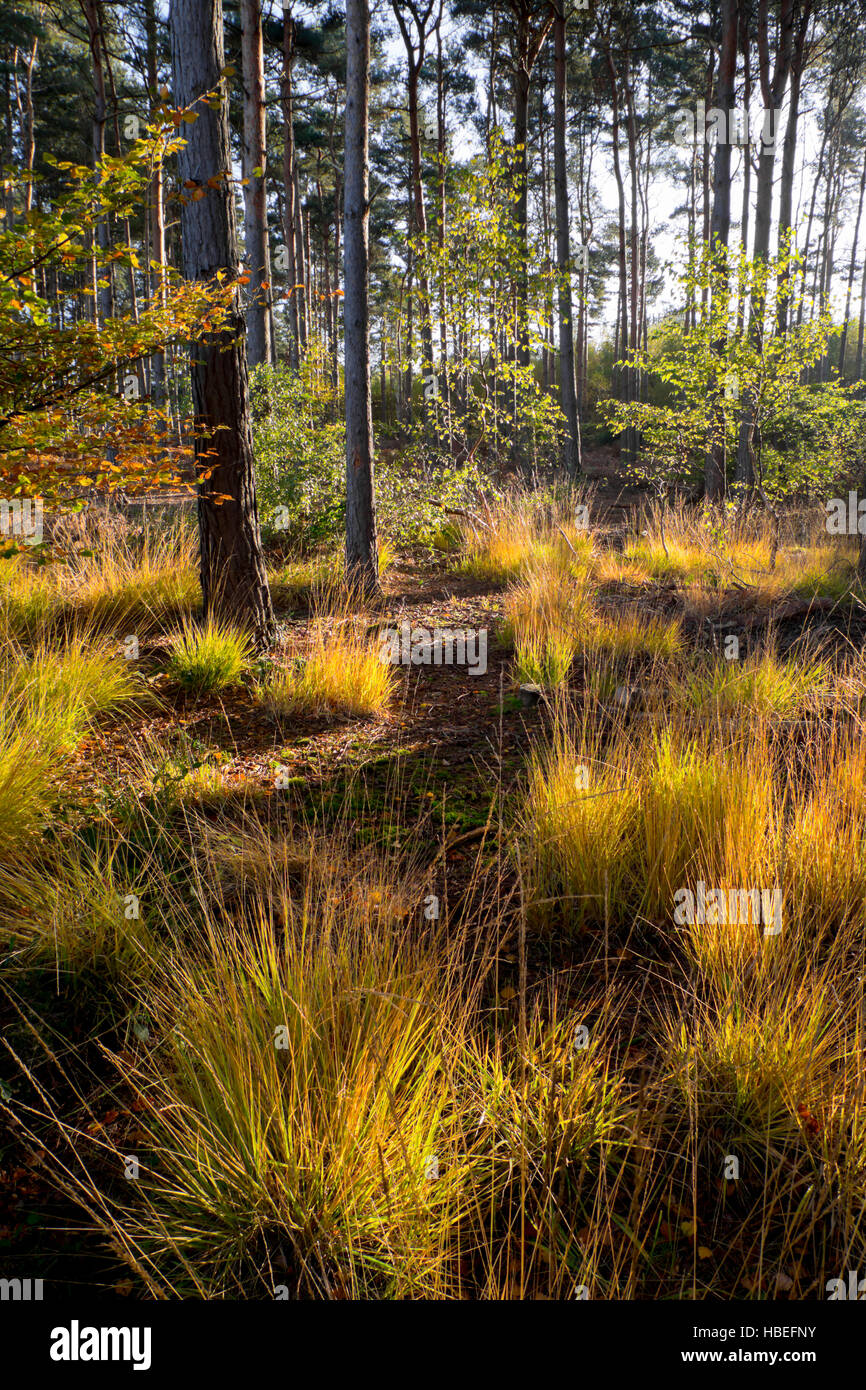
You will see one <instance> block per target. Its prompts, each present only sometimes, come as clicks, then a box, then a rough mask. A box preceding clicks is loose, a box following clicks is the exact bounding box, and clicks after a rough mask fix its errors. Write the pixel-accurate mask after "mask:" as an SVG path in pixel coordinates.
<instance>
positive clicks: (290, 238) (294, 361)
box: [280, 9, 302, 371]
mask: <svg viewBox="0 0 866 1390" xmlns="http://www.w3.org/2000/svg"><path fill="white" fill-rule="evenodd" d="M294 60H295V21H294V20H293V19H292V16H291V14H290V12H289V10H288V9H284V11H283V71H282V76H281V81H280V102H281V106H282V113H283V192H284V195H285V201H284V203H283V236H284V237H285V239H286V261H287V265H286V270H287V272H288V279H289V366H290V367H291V368H292V369H293V370H295V371H297V369H298V366H299V365H300V361H301V319H302V314H301V310H300V301H299V299H298V293H299V291H298V279H299V276H298V262H297V256H296V254H295V115H294V93H293V87H292V66H293V64H294Z"/></svg>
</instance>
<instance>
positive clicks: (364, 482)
mask: <svg viewBox="0 0 866 1390" xmlns="http://www.w3.org/2000/svg"><path fill="white" fill-rule="evenodd" d="M369 98H370V10H369V5H368V0H346V124H345V175H344V178H345V189H344V218H345V221H344V229H343V259H344V267H343V283H344V286H345V291H344V294H345V298H344V302H343V314H344V341H345V364H346V365H345V375H346V391H345V395H346V579H347V582H348V583H349V584H350V585H351V586H352V587H353V588H354V589H356V590H357V591H358V592H359V593H360V594H361V595H363V596H364V597H368V596H371V595H374V594H376V593H377V592H378V590H379V554H378V546H377V541H376V503H375V494H374V491H373V402H372V395H371V382H370V318H369V307H368V274H369V217H370V203H369V169H368V141H369V132H368V122H369V114H368V113H369Z"/></svg>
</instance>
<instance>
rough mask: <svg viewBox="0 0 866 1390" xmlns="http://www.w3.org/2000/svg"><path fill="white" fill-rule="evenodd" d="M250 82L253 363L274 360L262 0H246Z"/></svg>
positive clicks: (247, 181)
mask: <svg viewBox="0 0 866 1390" xmlns="http://www.w3.org/2000/svg"><path fill="white" fill-rule="evenodd" d="M240 18H241V59H242V64H243V82H244V131H243V175H244V243H245V251H246V261H247V267H248V271H249V276H250V282H249V285H248V287H247V356H248V358H249V363H250V366H251V367H258V366H261V364H262V363H263V362H270V361H271V359H272V355H273V351H272V344H271V319H270V301H271V257H270V249H269V246H268V203H267V193H266V184H265V165H266V164H267V157H268V156H267V122H266V113H265V65H264V41H263V37H262V6H261V0H240Z"/></svg>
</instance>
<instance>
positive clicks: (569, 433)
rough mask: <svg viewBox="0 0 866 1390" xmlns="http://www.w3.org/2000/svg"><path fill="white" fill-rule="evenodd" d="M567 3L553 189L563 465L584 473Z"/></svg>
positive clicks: (557, 61)
mask: <svg viewBox="0 0 866 1390" xmlns="http://www.w3.org/2000/svg"><path fill="white" fill-rule="evenodd" d="M564 7H565V0H557V4H556V17H555V20H554V102H553V187H554V199H555V202H556V260H557V270H558V272H559V308H558V312H559V391H560V401H561V404H562V413H563V415H564V416H565V422H566V432H565V445H564V450H563V463H564V465H565V469H566V471H567V472H568V473H569V474H571V475H572V476H576V475H577V474H578V473H579V472H580V467H581V456H580V423H579V421H578V418H577V391H576V388H575V381H574V329H573V325H572V300H571V246H570V235H569V215H568V176H567V170H566V158H565V155H566V150H565V131H566V83H565V76H566V74H565V8H564Z"/></svg>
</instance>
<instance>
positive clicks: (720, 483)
mask: <svg viewBox="0 0 866 1390" xmlns="http://www.w3.org/2000/svg"><path fill="white" fill-rule="evenodd" d="M739 22H740V15H739V0H722V46H721V51H720V54H719V71H718V77H717V79H716V95H715V101H714V102H713V105H714V107H716V108H717V109H718V110H721V111H724V112H725V115H726V117H727V118H728V120H727V125H728V136H729V135H730V112H731V111H732V110H733V106H734V88H735V83H736V77H737V46H738V42H737V41H738V36H739ZM730 230H731V142H730V138H725V139H720V140H719V141H718V143H717V145H716V153H715V163H714V167H713V211H712V218H711V221H710V257H711V264H712V267H713V271H714V275H713V286H712V299H711V312H712V311H714V310H715V311H719V301H720V300H721V303H722V304H727V300H728V274H727V264H728V262H727V249H728V235H729V233H730ZM717 276H718V280H717V278H716V277H717ZM726 347H727V335H725V334H720V335H719V337H718V338H716V340H715V341H714V342H713V344H712V355H713V359H714V365H713V373H712V378H711V381H710V411H711V418H712V422H713V438H712V440H711V442H710V448H709V450H708V451H707V461H706V470H705V475H704V493H705V496H706V497H707V500H708V501H710V502H716V501H718V500H719V499H720V498H721V497H723V496H724V492H725V482H726V463H727V452H726V448H725V407H724V389H723V385H722V379H721V378H722V373H723V371H724V364H725V349H726Z"/></svg>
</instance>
